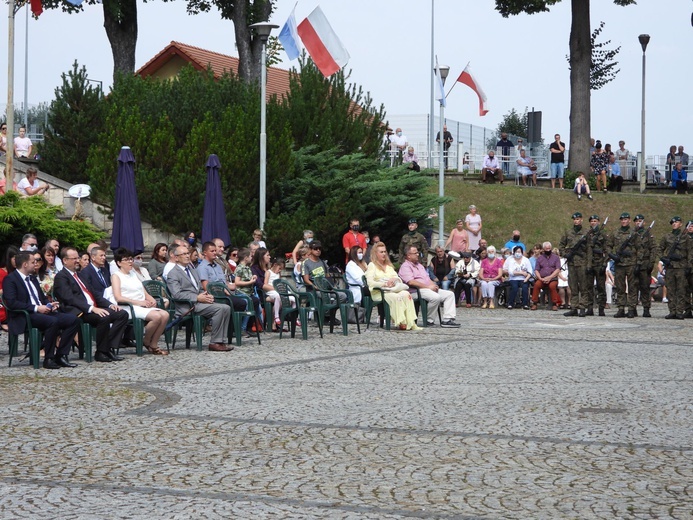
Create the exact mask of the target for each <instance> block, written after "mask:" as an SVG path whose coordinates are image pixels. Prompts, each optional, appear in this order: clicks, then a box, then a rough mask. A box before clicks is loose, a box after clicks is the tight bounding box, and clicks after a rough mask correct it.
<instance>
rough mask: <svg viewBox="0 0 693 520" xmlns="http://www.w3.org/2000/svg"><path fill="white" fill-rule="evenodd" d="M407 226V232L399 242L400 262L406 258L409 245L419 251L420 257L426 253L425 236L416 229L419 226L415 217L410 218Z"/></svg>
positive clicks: (426, 243)
mask: <svg viewBox="0 0 693 520" xmlns="http://www.w3.org/2000/svg"><path fill="white" fill-rule="evenodd" d="M407 226H408V227H409V232H408V233H406V234H405V235H404V236H403V237H402V240H400V242H399V258H400V261H402V262H404V260H406V258H407V251H408V249H409V247H412V246H413V247H415V248H416V249H417V250H418V251H419V255H420V256H421V258H423V257H424V255H426V254H427V253H428V242H426V237H425V236H423V235H422V234H421V233H419V232H418V231H417V229H418V228H419V224H418V221H417V220H416V219H415V218H410V219H409V222H408V224H407Z"/></svg>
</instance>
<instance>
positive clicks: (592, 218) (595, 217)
mask: <svg viewBox="0 0 693 520" xmlns="http://www.w3.org/2000/svg"><path fill="white" fill-rule="evenodd" d="M590 220H599V215H590Z"/></svg>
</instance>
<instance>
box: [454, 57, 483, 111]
mask: <svg viewBox="0 0 693 520" xmlns="http://www.w3.org/2000/svg"><path fill="white" fill-rule="evenodd" d="M457 81H459V82H460V83H463V84H465V85H467V86H468V87H469V88H471V89H472V90H473V91H474V92H476V95H477V96H479V115H480V116H485V115H486V114H487V113H488V108H486V94H484V91H483V89H482V88H481V86H480V85H479V83H478V82H477V81H476V79H475V78H474V76H473V75H472V71H471V70H469V65H467V66H466V67H465V68H464V70H463V71H462V74H460V77H459V78H457Z"/></svg>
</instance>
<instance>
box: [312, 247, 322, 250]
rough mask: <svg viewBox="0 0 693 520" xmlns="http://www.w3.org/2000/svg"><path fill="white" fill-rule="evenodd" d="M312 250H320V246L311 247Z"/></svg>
mask: <svg viewBox="0 0 693 520" xmlns="http://www.w3.org/2000/svg"><path fill="white" fill-rule="evenodd" d="M311 249H312V250H313V251H322V247H311Z"/></svg>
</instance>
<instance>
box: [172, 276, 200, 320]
mask: <svg viewBox="0 0 693 520" xmlns="http://www.w3.org/2000/svg"><path fill="white" fill-rule="evenodd" d="M190 275H191V276H192V277H193V278H194V279H195V282H196V283H197V287H198V288H197V289H195V286H194V285H193V283H192V282H191V281H190V278H188V275H187V274H185V271H184V270H183V268H182V267H181V266H180V265H176V266H175V267H174V268H173V269H171V272H170V273H168V277H167V278H166V285H168V290H169V291H170V292H171V297H172V298H173V299H174V300H186V301H189V302H194V301H195V300H197V295H198V294H201V293H202V292H203V290H202V282H201V281H200V275H199V274H198V273H197V269H192V268H191V269H190ZM189 309H190V304H187V303H178V302H176V315H180V314H183V313H184V312H186V311H188V310H189Z"/></svg>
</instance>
